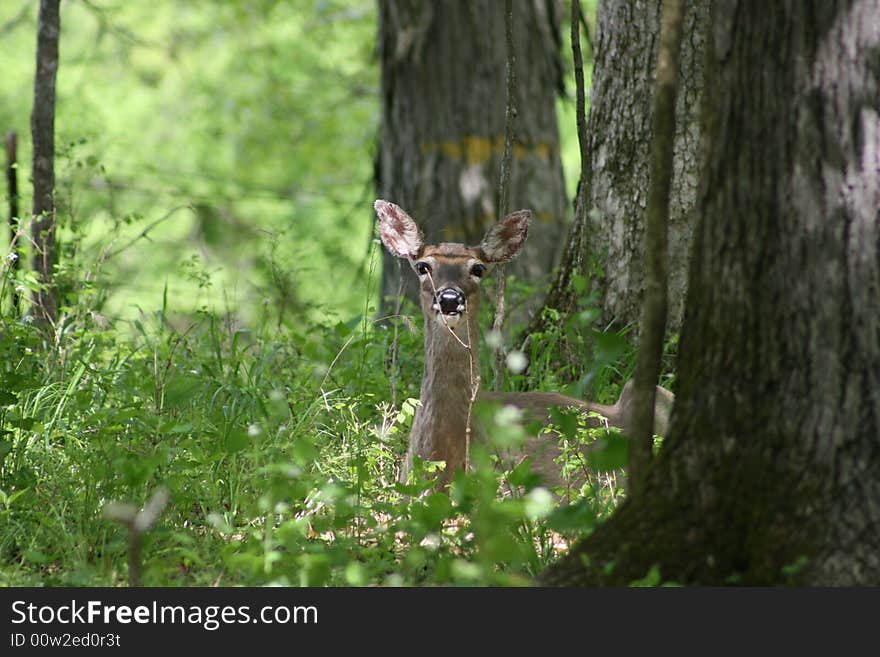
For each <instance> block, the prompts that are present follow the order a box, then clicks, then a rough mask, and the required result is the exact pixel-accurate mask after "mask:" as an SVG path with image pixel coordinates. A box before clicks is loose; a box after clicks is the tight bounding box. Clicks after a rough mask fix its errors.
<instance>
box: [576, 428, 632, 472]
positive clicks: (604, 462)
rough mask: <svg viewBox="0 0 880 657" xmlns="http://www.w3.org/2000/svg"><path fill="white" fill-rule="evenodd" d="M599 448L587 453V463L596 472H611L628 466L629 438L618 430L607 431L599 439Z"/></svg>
mask: <svg viewBox="0 0 880 657" xmlns="http://www.w3.org/2000/svg"><path fill="white" fill-rule="evenodd" d="M596 444H597V446H598V449H595V450H591V451H590V452H589V453H588V454H587V455H586V457H587V463H588V464H589V466H590V468H591V469H592V470H593V471H594V472H611V471H612V470H619V469H620V468H623V467H626V464H627V459H628V454H629V451H628V445H629V443H628V439H627V438H626V436H624V435H623V434H621V433H619V432H617V431H608V432H605V435H604V436H603V437H602V438H600V439H599V440H598V441H597V443H596Z"/></svg>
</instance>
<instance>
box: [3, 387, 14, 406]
mask: <svg viewBox="0 0 880 657" xmlns="http://www.w3.org/2000/svg"><path fill="white" fill-rule="evenodd" d="M17 401H18V397H16V396H15V393H14V392H9V391H7V390H0V406H9V405H10V404H14V403H16V402H17Z"/></svg>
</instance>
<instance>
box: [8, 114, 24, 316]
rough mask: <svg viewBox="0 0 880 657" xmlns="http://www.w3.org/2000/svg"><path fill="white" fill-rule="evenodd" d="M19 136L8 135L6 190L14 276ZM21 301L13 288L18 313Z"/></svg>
mask: <svg viewBox="0 0 880 657" xmlns="http://www.w3.org/2000/svg"><path fill="white" fill-rule="evenodd" d="M16 146H17V135H16V134H15V132H10V133H9V134H8V135H6V188H7V191H8V192H9V255H10V257H11V258H12V261H11V262H10V264H9V269H10V272H11V273H13V274H14V272H15V270H16V269H18V220H19V218H20V217H19V214H18V155H17V150H18V149H17V148H16ZM20 303H21V299H20V298H19V294H18V292H17V291H16V289H15V286H13V288H12V309H13V312H14V313H18V309H19V305H20Z"/></svg>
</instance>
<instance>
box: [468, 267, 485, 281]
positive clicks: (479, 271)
mask: <svg viewBox="0 0 880 657" xmlns="http://www.w3.org/2000/svg"><path fill="white" fill-rule="evenodd" d="M485 273H486V266H485V265H480V264H476V265H474V266H473V267H471V276H476V277H477V278H483V275H484V274H485Z"/></svg>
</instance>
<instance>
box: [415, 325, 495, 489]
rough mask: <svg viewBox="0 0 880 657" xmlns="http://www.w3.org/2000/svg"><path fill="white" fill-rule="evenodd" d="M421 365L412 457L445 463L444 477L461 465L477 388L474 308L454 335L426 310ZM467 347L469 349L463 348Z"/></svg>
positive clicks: (447, 476)
mask: <svg viewBox="0 0 880 657" xmlns="http://www.w3.org/2000/svg"><path fill="white" fill-rule="evenodd" d="M424 316H425V366H424V373H423V376H422V388H421V395H420V399H421V406H420V408H419V409H418V412H417V413H416V416H415V418H413V427H412V432H411V433H410V446H409V456H410V458H409V459H408V461H410V460H411V458H412V456H418V457H420V458H422V459H424V460H431V461H445V462H446V467H445V475H444V479H447V480H448V479H449V478H450V477H451V475H452V473H453V471H454V470H456V469H458V468H462V467H464V466H465V461H466V454H467V422H468V417H469V410H470V406H471V402H472V400H473V396H474V394H475V392H476V391H475V386H479V373H480V363H479V355H478V350H477V326H476V316H477V313H476V308H472V309H471V310H470V312H467V313H465V314H464V316H463V317H462V318H461V320H460V321H459V324H458V326H457V327H456V328H455V335H453V334H452V332H451V331H450V329H449V328H448V327H446V326H444V325H443V324H441V323H440V322H439V321H438V320H437V318H436V317H435V316H434V313H433V312H425V313H424ZM467 345H470V348H468V347H467Z"/></svg>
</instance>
